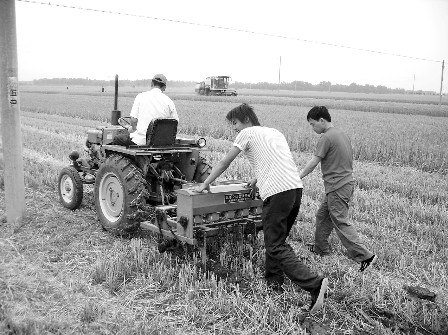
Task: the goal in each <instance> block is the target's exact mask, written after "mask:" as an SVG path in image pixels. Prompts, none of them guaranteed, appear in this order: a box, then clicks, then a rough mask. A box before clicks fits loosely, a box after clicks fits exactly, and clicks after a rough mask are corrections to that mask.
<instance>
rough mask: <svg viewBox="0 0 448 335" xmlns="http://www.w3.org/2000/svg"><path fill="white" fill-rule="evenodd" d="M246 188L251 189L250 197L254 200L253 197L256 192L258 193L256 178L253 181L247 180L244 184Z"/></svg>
mask: <svg viewBox="0 0 448 335" xmlns="http://www.w3.org/2000/svg"><path fill="white" fill-rule="evenodd" d="M246 187H247V188H250V189H251V190H250V196H251V197H252V199H255V197H256V195H257V191H258V187H257V178H253V179H251V180H249V181H248V182H247V183H246Z"/></svg>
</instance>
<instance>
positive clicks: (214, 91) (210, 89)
mask: <svg viewBox="0 0 448 335" xmlns="http://www.w3.org/2000/svg"><path fill="white" fill-rule="evenodd" d="M230 80H231V78H230V77H229V76H215V77H207V78H206V79H205V81H201V82H199V83H196V86H195V92H196V93H198V94H200V95H226V96H237V93H236V90H235V89H233V88H229V81H230Z"/></svg>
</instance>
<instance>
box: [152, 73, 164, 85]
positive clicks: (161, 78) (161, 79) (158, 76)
mask: <svg viewBox="0 0 448 335" xmlns="http://www.w3.org/2000/svg"><path fill="white" fill-rule="evenodd" d="M152 80H154V81H157V82H158V83H161V84H163V85H165V86H166V77H165V76H164V75H163V74H161V73H160V74H156V75H155V76H154V77H153V78H152Z"/></svg>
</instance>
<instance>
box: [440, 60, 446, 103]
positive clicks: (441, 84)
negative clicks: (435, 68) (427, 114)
mask: <svg viewBox="0 0 448 335" xmlns="http://www.w3.org/2000/svg"><path fill="white" fill-rule="evenodd" d="M444 69H445V60H443V61H442V78H441V79H440V93H439V106H442V87H443V70H444Z"/></svg>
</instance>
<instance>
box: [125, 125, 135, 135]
mask: <svg viewBox="0 0 448 335" xmlns="http://www.w3.org/2000/svg"><path fill="white" fill-rule="evenodd" d="M126 129H127V130H128V132H129V133H133V132H134V131H135V130H134V128H132V126H128V127H127V128H126Z"/></svg>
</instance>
